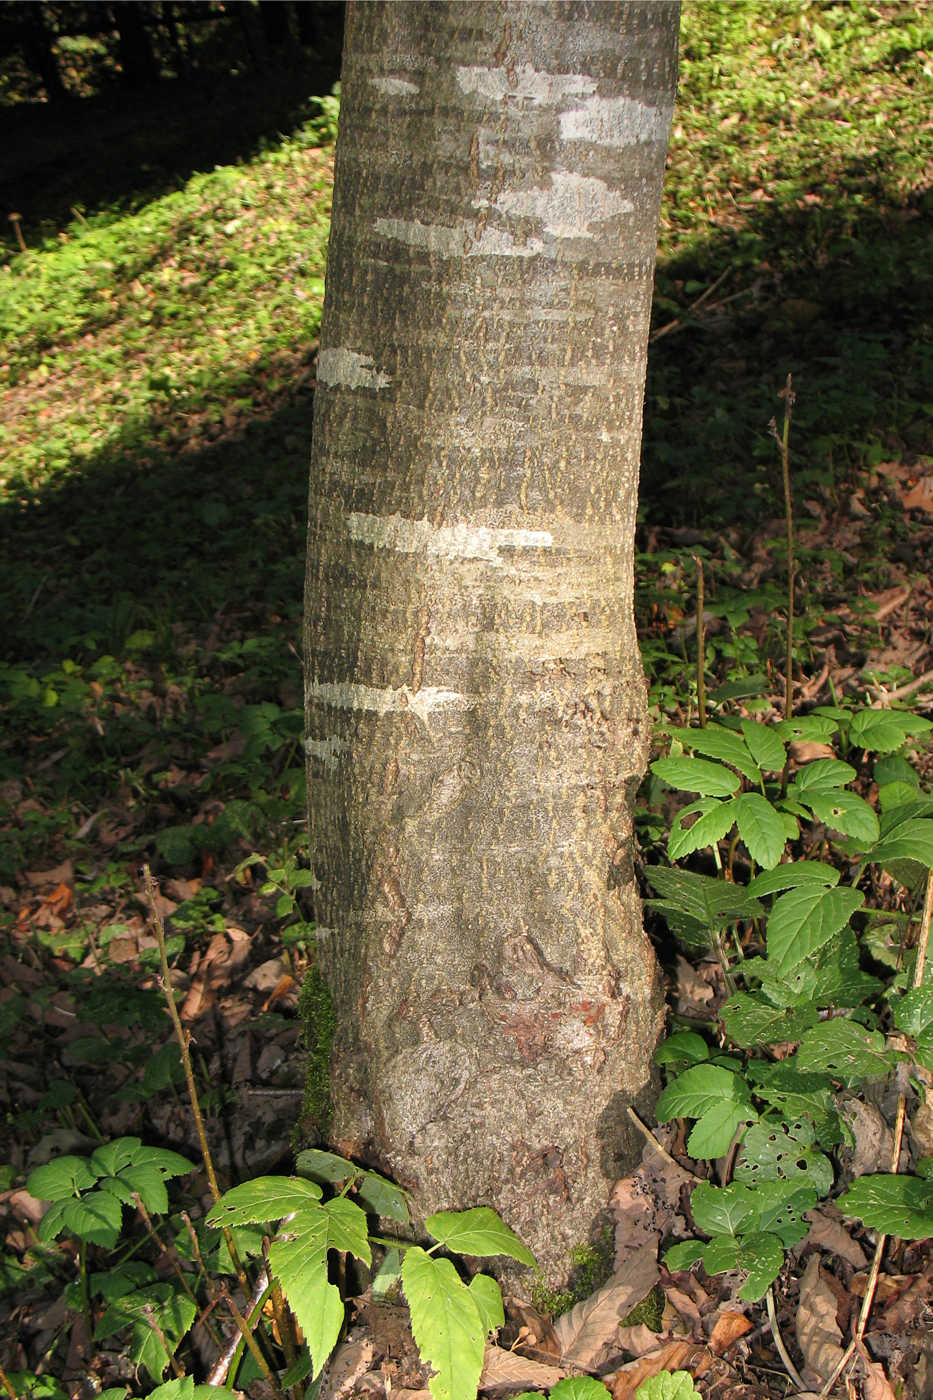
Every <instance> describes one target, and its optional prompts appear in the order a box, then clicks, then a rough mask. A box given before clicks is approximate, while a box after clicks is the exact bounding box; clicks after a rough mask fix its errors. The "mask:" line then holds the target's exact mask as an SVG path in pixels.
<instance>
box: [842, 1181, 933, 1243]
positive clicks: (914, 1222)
mask: <svg viewBox="0 0 933 1400" xmlns="http://www.w3.org/2000/svg"><path fill="white" fill-rule="evenodd" d="M836 1204H837V1205H838V1207H839V1209H840V1210H842V1211H845V1213H846V1215H854V1216H855V1217H856V1219H858V1220H861V1221H862V1223H863V1224H864V1225H867V1226H868V1228H869V1229H870V1230H881V1231H882V1232H883V1233H884V1234H886V1235H896V1236H897V1238H898V1239H901V1240H923V1239H927V1238H929V1237H930V1236H933V1181H924V1180H921V1178H919V1177H916V1176H891V1175H884V1174H879V1175H878V1176H860V1177H859V1178H858V1180H857V1181H855V1182H854V1183H853V1185H852V1186H850V1187H849V1190H848V1191H846V1192H844V1193H843V1195H841V1196H840V1197H839V1199H838V1200H837V1202H836Z"/></svg>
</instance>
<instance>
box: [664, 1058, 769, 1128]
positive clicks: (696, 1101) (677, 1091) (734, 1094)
mask: <svg viewBox="0 0 933 1400" xmlns="http://www.w3.org/2000/svg"><path fill="white" fill-rule="evenodd" d="M723 1103H726V1104H734V1105H736V1107H743V1108H746V1107H750V1105H751V1098H750V1095H749V1091H748V1086H747V1084H746V1083H745V1080H744V1079H742V1078H740V1077H739V1075H737V1074H732V1073H731V1071H730V1070H727V1069H723V1068H722V1067H721V1066H720V1065H710V1064H705V1065H694V1066H693V1067H692V1068H691V1069H688V1070H685V1071H684V1073H683V1074H680V1075H678V1076H677V1078H676V1079H674V1080H672V1081H671V1083H670V1084H668V1086H667V1088H666V1089H664V1090H663V1091H662V1093H661V1096H660V1098H659V1099H658V1102H657V1104H656V1106H655V1112H656V1114H657V1117H658V1122H659V1123H667V1122H668V1121H669V1120H670V1119H671V1118H702V1117H703V1115H704V1114H705V1113H708V1112H709V1111H710V1109H712V1108H716V1107H717V1105H719V1104H723Z"/></svg>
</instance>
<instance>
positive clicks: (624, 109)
mask: <svg viewBox="0 0 933 1400" xmlns="http://www.w3.org/2000/svg"><path fill="white" fill-rule="evenodd" d="M671 110H672V109H671V108H670V107H655V106H653V105H652V104H651V103H650V102H639V100H638V98H636V97H587V98H585V99H584V101H583V102H582V103H581V104H580V105H579V106H577V107H571V108H570V109H569V111H566V112H562V113H561V116H560V134H561V136H562V138H563V139H564V140H565V141H592V142H593V143H594V144H595V145H597V146H618V147H623V146H636V145H638V144H639V142H642V141H666V140H667V133H668V129H669V127H670V124H671Z"/></svg>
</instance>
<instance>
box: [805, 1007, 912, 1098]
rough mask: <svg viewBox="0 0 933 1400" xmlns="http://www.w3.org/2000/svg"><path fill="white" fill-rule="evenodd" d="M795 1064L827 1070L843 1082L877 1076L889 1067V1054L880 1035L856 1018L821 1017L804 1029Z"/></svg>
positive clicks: (890, 1064)
mask: <svg viewBox="0 0 933 1400" xmlns="http://www.w3.org/2000/svg"><path fill="white" fill-rule="evenodd" d="M792 1063H794V1066H795V1068H797V1069H801V1070H804V1071H805V1072H806V1071H811V1072H822V1073H824V1074H831V1075H832V1076H833V1078H834V1079H839V1080H841V1081H842V1082H843V1083H844V1084H858V1083H859V1082H860V1081H861V1080H863V1079H881V1078H883V1077H884V1076H885V1075H886V1074H887V1073H888V1072H889V1070H890V1069H891V1068H892V1065H893V1063H894V1057H893V1055H892V1054H891V1053H890V1052H889V1051H888V1050H887V1048H886V1046H885V1039H884V1036H883V1035H881V1034H880V1032H878V1031H870V1030H867V1029H866V1027H865V1026H860V1025H859V1024H858V1023H857V1022H856V1021H846V1020H841V1019H840V1020H835V1021H824V1022H823V1023H822V1025H819V1026H814V1027H813V1029H812V1030H809V1031H807V1032H806V1033H805V1034H804V1036H803V1037H802V1039H801V1041H800V1045H799V1047H798V1049H797V1053H796V1054H795V1055H794V1057H793V1061H792Z"/></svg>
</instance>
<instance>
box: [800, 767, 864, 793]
mask: <svg viewBox="0 0 933 1400" xmlns="http://www.w3.org/2000/svg"><path fill="white" fill-rule="evenodd" d="M857 776H858V774H857V773H856V771H855V769H854V768H853V767H852V765H851V764H850V763H843V762H842V761H841V760H840V759H838V758H817V759H814V760H813V762H812V763H805V764H804V766H803V767H802V768H798V770H797V772H796V773H795V774H794V781H793V783H792V784H791V791H796V793H797V795H798V797H799V796H801V795H802V794H803V793H804V792H805V793H806V794H807V798H806V799H804V800H809V796H810V793H812V792H831V791H832V790H833V789H834V788H841V787H845V785H846V783H851V782H852V781H853V780H854V779H855V778H856V777H857Z"/></svg>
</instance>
